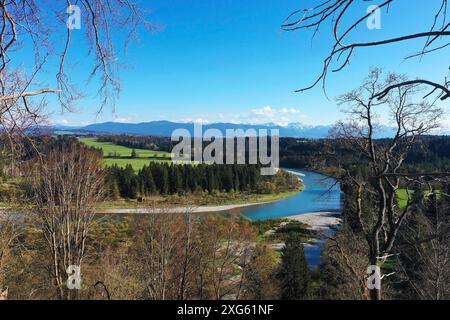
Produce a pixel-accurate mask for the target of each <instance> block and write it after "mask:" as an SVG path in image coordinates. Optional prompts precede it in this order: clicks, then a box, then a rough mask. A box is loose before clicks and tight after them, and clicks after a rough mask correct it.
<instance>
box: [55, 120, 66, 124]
mask: <svg viewBox="0 0 450 320" xmlns="http://www.w3.org/2000/svg"><path fill="white" fill-rule="evenodd" d="M55 123H56V124H64V125H65V124H69V121H68V120H67V119H56V120H55Z"/></svg>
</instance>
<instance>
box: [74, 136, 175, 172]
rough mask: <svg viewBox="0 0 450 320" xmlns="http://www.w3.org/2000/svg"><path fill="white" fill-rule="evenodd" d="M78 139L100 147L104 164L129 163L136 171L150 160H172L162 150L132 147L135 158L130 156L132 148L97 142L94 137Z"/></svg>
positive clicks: (124, 164) (122, 165)
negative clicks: (134, 151)
mask: <svg viewBox="0 0 450 320" xmlns="http://www.w3.org/2000/svg"><path fill="white" fill-rule="evenodd" d="M79 140H80V142H82V143H84V144H86V145H88V146H90V147H94V148H97V149H102V151H103V157H104V158H105V165H107V166H112V165H114V164H116V165H118V166H119V167H125V166H126V165H127V164H131V165H132V166H133V169H134V170H135V171H138V170H140V169H142V167H143V166H144V165H148V164H149V163H150V162H171V161H172V159H171V157H172V154H171V153H168V152H164V151H154V150H146V149H134V150H136V154H137V156H136V158H131V152H132V151H133V148H128V147H124V146H119V145H117V144H114V143H112V142H98V141H97V139H96V138H80V139H79Z"/></svg>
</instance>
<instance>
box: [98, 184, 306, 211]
mask: <svg viewBox="0 0 450 320" xmlns="http://www.w3.org/2000/svg"><path fill="white" fill-rule="evenodd" d="M302 191H303V189H300V190H295V192H292V193H288V194H287V196H285V197H281V198H275V199H273V200H269V201H260V202H250V203H237V204H226V205H211V206H192V207H187V206H181V207H155V208H152V207H143V208H115V209H114V208H113V209H101V208H100V209H98V210H97V214H152V213H185V212H189V213H215V212H223V211H229V210H234V209H240V208H247V207H252V206H259V205H264V204H269V203H274V202H277V201H280V200H283V199H287V198H290V197H293V196H294V195H296V194H298V193H299V192H302Z"/></svg>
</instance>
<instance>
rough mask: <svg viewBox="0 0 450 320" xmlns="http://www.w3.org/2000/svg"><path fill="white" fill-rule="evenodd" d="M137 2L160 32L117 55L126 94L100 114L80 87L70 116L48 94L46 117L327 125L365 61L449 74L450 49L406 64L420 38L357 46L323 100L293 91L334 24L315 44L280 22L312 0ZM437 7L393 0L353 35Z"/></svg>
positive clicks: (412, 24)
mask: <svg viewBox="0 0 450 320" xmlns="http://www.w3.org/2000/svg"><path fill="white" fill-rule="evenodd" d="M142 2H143V5H144V6H145V7H147V8H148V9H150V10H151V11H152V12H151V13H150V14H149V16H148V18H149V20H150V21H151V22H153V23H155V24H158V25H160V26H162V28H161V29H160V30H159V31H157V32H153V33H142V34H141V42H140V44H132V45H131V46H130V48H129V49H128V51H127V54H126V55H121V60H122V61H121V62H124V63H126V64H127V68H125V69H124V70H122V71H121V79H122V92H121V94H120V98H119V100H118V101H117V104H116V109H115V111H114V112H113V111H111V110H105V111H104V112H103V113H102V114H101V115H100V116H99V117H96V115H95V111H96V110H97V108H98V100H97V99H95V98H94V97H93V92H91V90H90V89H91V88H92V87H93V85H94V84H92V85H90V86H86V92H87V93H88V96H87V97H86V98H85V99H83V100H82V101H80V102H79V108H78V112H76V113H67V112H65V113H64V114H60V113H59V111H58V110H60V108H59V106H58V105H57V103H56V101H55V100H54V99H53V98H50V99H49V102H50V109H51V110H52V112H53V114H52V115H51V120H52V122H54V123H59V124H66V125H83V124H87V123H92V122H103V121H111V120H115V121H120V122H144V121H151V120H160V119H167V120H176V121H192V120H203V121H209V122H215V121H222V122H226V121H232V122H253V123H256V122H271V121H273V122H277V123H287V122H302V123H305V124H330V123H332V122H334V121H336V120H337V119H338V118H339V117H341V115H340V113H339V110H338V108H337V106H336V104H335V102H334V101H333V98H334V97H336V96H337V95H338V94H341V93H344V92H346V91H349V90H350V89H352V88H354V87H356V86H358V84H359V82H360V81H361V80H362V79H363V78H364V76H365V75H366V74H367V73H368V71H369V68H370V67H371V66H379V67H383V68H384V69H385V70H386V71H397V72H402V73H406V74H407V75H409V76H410V77H413V78H414V77H425V78H429V79H433V80H436V81H442V80H443V79H444V77H445V76H446V75H448V67H449V59H448V57H449V53H450V48H447V49H444V50H441V51H440V52H439V53H436V54H433V55H429V56H427V57H424V58H423V59H421V60H419V59H415V60H408V61H403V58H404V57H405V56H407V55H408V54H411V53H415V52H416V51H418V49H420V48H421V44H422V43H423V41H411V42H408V43H401V44H394V45H390V46H385V47H380V48H376V49H370V50H367V49H362V50H359V51H357V52H356V55H355V56H354V58H353V60H352V63H351V65H350V66H349V67H348V68H346V69H345V70H344V71H342V72H340V73H338V74H333V75H331V76H330V77H329V79H328V96H329V99H327V98H326V97H325V96H324V94H323V91H322V89H321V87H320V86H318V87H317V88H314V89H312V90H310V91H308V92H305V93H294V90H295V89H297V88H300V87H302V86H303V85H307V84H309V83H310V82H311V81H313V80H314V79H315V77H316V76H317V75H318V74H319V72H320V70H321V66H322V61H323V58H324V57H325V55H326V54H327V52H328V50H329V47H330V44H331V42H330V40H331V39H330V35H331V32H330V31H331V29H330V25H329V24H325V25H324V26H323V30H322V32H321V33H320V34H318V35H317V36H316V37H315V39H314V40H312V41H311V33H310V32H305V31H297V32H283V31H281V30H280V25H281V23H282V22H283V20H284V18H286V16H287V15H288V14H289V13H290V12H292V11H293V10H295V9H298V8H299V7H309V6H312V4H313V3H317V1H298V0H297V1H294V0H150V1H142ZM439 2H440V1H439ZM372 3H376V1H374V2H369V3H368V2H364V4H363V5H361V6H360V7H359V8H358V9H357V10H356V11H354V12H353V13H352V14H353V17H356V15H357V14H358V15H361V14H364V12H365V10H366V9H367V6H368V5H369V4H372ZM437 5H438V1H436V0H429V1H423V0H414V1H412V0H396V1H395V2H394V5H393V6H392V7H391V8H390V11H389V13H388V14H386V12H383V13H382V17H381V18H382V20H381V26H382V28H381V30H369V29H367V28H360V29H359V30H357V32H358V34H359V35H364V36H365V37H369V38H371V39H372V38H373V39H375V38H381V37H386V36H396V35H402V34H406V33H408V32H411V31H424V30H426V29H428V28H429V27H430V24H431V21H432V18H433V14H434V11H435V9H436V8H437ZM400 14H401V15H400ZM364 26H365V25H364ZM75 32H76V31H75ZM83 49H84V47H83V46H82V45H80V47H79V48H78V49H77V51H76V52H75V53H72V58H71V59H72V60H73V61H75V62H77V61H78V60H79V61H80V62H79V63H80V64H79V65H78V67H77V68H75V69H76V70H74V71H73V72H74V73H75V74H76V75H77V76H80V79H81V74H82V73H83V71H84V69H83V59H85V52H84V50H83ZM49 82H50V83H51V81H50V80H49ZM83 86H84V82H82V86H81V88H82V89H83ZM446 106H448V103H447V105H446Z"/></svg>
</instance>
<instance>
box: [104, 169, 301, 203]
mask: <svg viewBox="0 0 450 320" xmlns="http://www.w3.org/2000/svg"><path fill="white" fill-rule="evenodd" d="M106 184H107V187H108V190H109V195H110V198H111V199H118V198H119V197H122V198H130V199H136V198H137V197H144V196H148V195H155V194H161V195H168V194H179V195H182V194H188V193H194V192H204V191H206V192H208V193H209V194H213V193H214V192H232V191H233V192H247V193H256V194H271V193H275V192H276V193H278V192H286V191H289V190H295V189H297V188H298V185H299V182H298V179H297V178H296V177H293V176H292V175H290V174H288V173H286V172H284V171H279V172H278V173H277V174H276V175H275V176H262V175H261V173H260V166H258V165H215V164H212V165H205V164H201V165H187V164H186V165H173V164H168V163H157V162H154V163H151V164H149V165H148V166H144V167H143V168H142V169H140V170H139V171H138V172H137V173H136V172H135V171H134V170H133V167H132V166H131V165H127V166H125V167H124V168H121V167H119V166H117V165H113V166H111V167H107V168H106Z"/></svg>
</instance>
